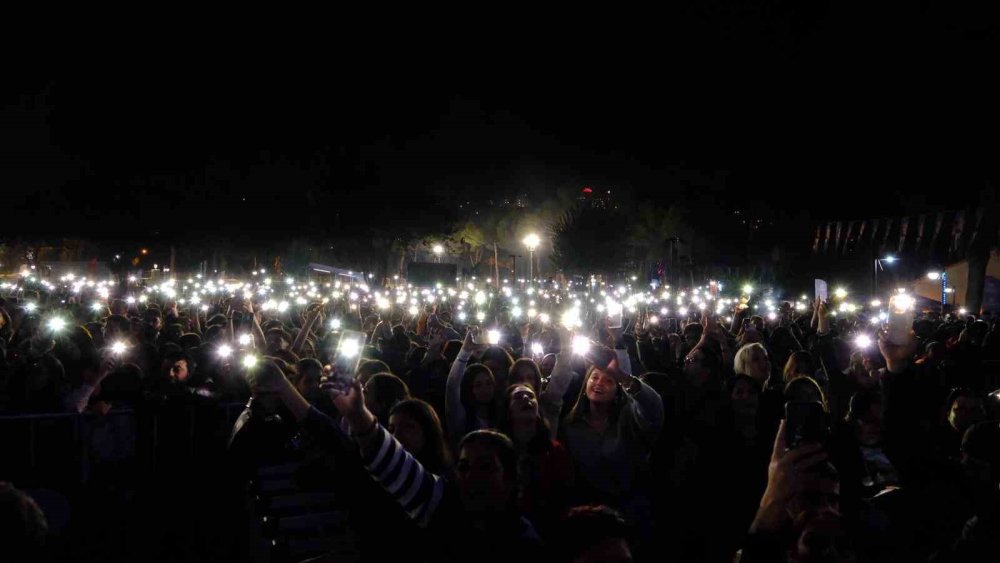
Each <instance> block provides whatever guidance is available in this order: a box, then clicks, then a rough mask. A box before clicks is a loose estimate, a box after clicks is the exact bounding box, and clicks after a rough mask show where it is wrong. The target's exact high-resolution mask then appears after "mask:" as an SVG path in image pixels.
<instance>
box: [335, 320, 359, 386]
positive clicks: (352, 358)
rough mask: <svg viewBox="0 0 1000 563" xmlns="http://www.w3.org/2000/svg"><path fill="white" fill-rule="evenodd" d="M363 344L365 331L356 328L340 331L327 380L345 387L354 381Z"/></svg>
mask: <svg viewBox="0 0 1000 563" xmlns="http://www.w3.org/2000/svg"><path fill="white" fill-rule="evenodd" d="M364 346H365V333H363V332H358V331H356V330H345V331H342V332H341V333H340V340H339V341H338V342H337V350H336V352H335V353H334V357H333V364H331V366H330V367H331V369H330V378H329V380H328V381H327V383H329V384H330V385H332V386H333V387H337V388H342V389H344V388H347V387H349V386H350V384H351V382H352V381H354V377H355V375H357V373H358V366H359V365H360V364H361V354H362V352H363V351H364Z"/></svg>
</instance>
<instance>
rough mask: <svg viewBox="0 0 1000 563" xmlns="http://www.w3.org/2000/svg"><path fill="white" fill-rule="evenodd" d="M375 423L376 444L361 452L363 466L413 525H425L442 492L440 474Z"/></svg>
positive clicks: (442, 480) (443, 483)
mask: <svg viewBox="0 0 1000 563" xmlns="http://www.w3.org/2000/svg"><path fill="white" fill-rule="evenodd" d="M375 424H376V428H375V430H374V432H375V433H376V436H375V438H374V441H375V443H376V444H377V445H376V446H375V447H374V448H373V449H372V450H371V451H370V452H369V453H367V454H365V453H362V461H363V462H364V464H365V467H366V468H367V469H368V471H369V473H371V475H372V477H373V478H374V479H375V480H376V481H378V482H379V484H380V485H382V487H383V488H384V489H385V490H386V491H387V492H388V493H389V494H390V495H392V498H393V499H394V500H395V501H396V502H397V503H399V505H400V506H402V507H403V510H404V511H406V513H407V514H408V515H409V516H410V518H412V519H413V520H414V521H415V522H416V523H417V525H419V526H421V527H427V525H428V523H429V522H430V519H431V516H433V514H434V511H435V510H436V509H437V507H438V506H439V505H440V503H441V498H442V497H443V496H444V488H445V484H446V482H445V480H444V478H443V477H440V476H438V475H434V474H433V473H431V472H429V471H427V470H425V469H424V466H423V465H421V464H420V462H419V461H417V459H416V458H415V457H413V456H412V455H410V453H409V452H407V451H406V450H405V449H403V446H402V444H400V443H399V441H398V440H396V438H394V437H393V436H392V434H389V431H388V430H386V429H385V428H383V427H382V425H381V424H378V423H377V422H376V423H375Z"/></svg>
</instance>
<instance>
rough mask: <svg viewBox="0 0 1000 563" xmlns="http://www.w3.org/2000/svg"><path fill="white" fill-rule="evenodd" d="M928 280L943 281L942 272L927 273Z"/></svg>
mask: <svg viewBox="0 0 1000 563" xmlns="http://www.w3.org/2000/svg"><path fill="white" fill-rule="evenodd" d="M927 279H929V280H939V279H941V272H927Z"/></svg>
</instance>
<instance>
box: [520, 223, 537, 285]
mask: <svg viewBox="0 0 1000 563" xmlns="http://www.w3.org/2000/svg"><path fill="white" fill-rule="evenodd" d="M522 242H524V246H527V247H528V283H531V282H533V281H534V279H535V249H536V248H538V243H540V242H541V239H539V238H538V235H536V234H535V233H529V234H528V236H526V237H524V241H522Z"/></svg>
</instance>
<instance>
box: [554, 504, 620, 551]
mask: <svg viewBox="0 0 1000 563" xmlns="http://www.w3.org/2000/svg"><path fill="white" fill-rule="evenodd" d="M630 531H631V530H630V528H629V526H628V525H627V524H626V523H625V519H624V518H622V516H621V515H620V514H618V512H616V511H615V510H614V509H612V508H609V507H607V506H604V505H600V506H577V507H575V508H571V509H570V510H569V512H567V513H566V516H565V517H563V519H562V520H561V521H560V522H559V527H558V529H557V532H556V534H555V540H556V541H555V542H554V544H555V554H556V561H559V562H562V561H566V562H569V561H575V560H577V559H579V558H580V556H581V555H583V554H584V553H585V552H586V551H587V550H589V549H591V548H594V547H596V546H598V545H600V544H601V542H603V541H605V540H608V539H620V540H624V541H626V542H627V541H628V538H629V536H630Z"/></svg>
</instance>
